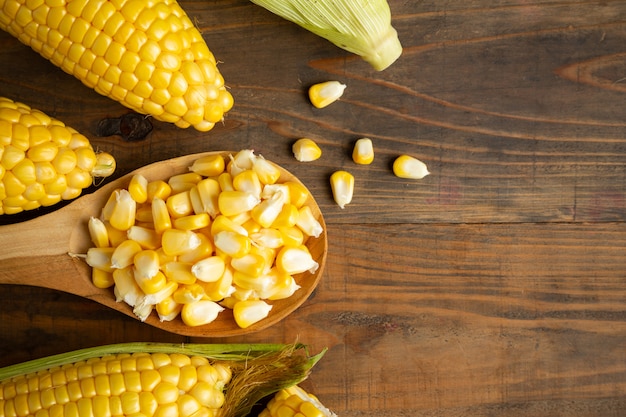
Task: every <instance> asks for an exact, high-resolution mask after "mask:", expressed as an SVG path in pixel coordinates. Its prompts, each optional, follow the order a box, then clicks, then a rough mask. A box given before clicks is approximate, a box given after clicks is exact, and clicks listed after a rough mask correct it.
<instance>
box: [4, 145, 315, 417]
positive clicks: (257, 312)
mask: <svg viewBox="0 0 626 417" xmlns="http://www.w3.org/2000/svg"><path fill="white" fill-rule="evenodd" d="M257 158H261V157H257V156H255V155H254V154H253V153H252V151H249V150H244V151H241V152H239V153H237V154H236V155H234V156H233V157H232V158H231V160H230V163H229V164H228V169H229V170H230V172H228V171H222V172H221V173H219V170H220V169H222V168H221V166H223V165H224V163H222V164H219V163H217V162H216V161H214V160H208V159H203V161H201V162H199V163H197V164H195V163H194V164H192V165H191V166H192V167H193V166H195V168H193V169H194V170H198V171H202V172H203V173H207V172H210V173H212V174H218V176H219V175H224V174H228V175H229V177H230V178H231V179H234V181H230V182H229V184H231V185H232V184H233V183H234V184H235V185H236V187H237V188H239V189H230V188H228V189H226V190H223V189H222V188H221V186H220V182H219V181H218V180H216V179H215V177H204V175H202V174H199V173H197V172H194V171H193V170H192V171H191V172H188V173H184V174H181V175H175V176H173V177H170V178H169V179H165V180H156V181H151V182H147V181H144V180H142V179H141V177H139V176H134V177H132V178H131V180H130V182H129V188H132V190H130V191H129V190H127V189H125V188H120V189H117V190H114V191H113V193H112V196H111V198H109V200H108V201H107V202H106V203H105V206H104V208H103V209H102V215H101V218H98V219H96V218H93V219H91V220H90V222H89V233H90V237H91V239H92V241H93V242H94V246H95V247H94V248H90V249H89V250H88V252H87V254H86V255H85V257H86V261H87V263H88V264H89V265H90V266H92V267H93V268H97V269H98V270H99V272H98V273H97V274H95V273H94V274H93V281H94V285H96V286H99V287H101V286H108V285H110V282H111V279H112V280H113V282H114V284H115V286H114V289H113V292H114V294H115V296H116V298H117V299H118V300H119V301H122V300H123V301H125V302H127V303H128V304H129V305H130V306H131V307H133V311H134V312H135V314H136V315H137V316H138V317H139V318H140V319H142V320H145V319H146V318H147V316H148V315H149V314H150V313H151V311H152V310H153V309H156V310H157V314H158V316H159V318H160V319H161V320H173V319H174V318H176V317H177V316H179V315H180V317H181V318H182V320H183V322H185V323H186V324H188V325H190V326H199V325H204V324H208V322H209V321H211V320H214V319H215V317H216V315H217V314H219V313H220V311H221V309H218V308H215V306H214V305H213V304H209V303H204V301H211V302H214V303H215V302H217V303H219V305H220V306H221V307H228V308H233V307H234V306H235V304H236V303H237V302H238V301H252V300H255V301H262V300H280V299H283V298H287V297H289V296H291V295H293V293H294V292H295V291H297V290H298V288H300V286H299V285H298V282H297V279H298V277H297V276H296V277H295V278H294V275H297V274H300V273H302V272H306V271H309V272H311V273H313V272H315V271H316V269H317V268H318V264H317V262H316V261H315V260H314V259H313V258H312V256H311V254H310V252H309V251H308V249H307V247H306V246H305V245H304V242H305V238H309V237H313V238H314V237H317V236H319V235H320V234H321V233H322V231H323V229H322V225H321V223H320V222H319V221H318V220H317V218H316V217H315V216H314V215H313V212H312V211H311V208H310V206H307V205H304V204H305V202H306V200H307V199H308V198H309V193H308V190H307V189H306V188H305V187H303V186H302V185H301V184H300V183H297V182H290V183H288V182H284V183H280V182H276V181H277V180H278V177H276V175H275V173H274V172H273V169H274V168H276V165H274V164H272V163H271V162H269V161H266V160H265V159H262V158H261V159H257ZM222 161H224V158H222ZM258 161H263V162H261V163H259V162H258ZM206 164H209V165H211V166H217V167H218V168H219V169H217V170H213V169H212V168H211V169H209V168H207V167H206ZM257 164H258V165H257ZM201 167H202V168H201ZM190 169H191V168H190ZM223 169H226V168H223ZM231 172H236V174H235V175H232V174H231ZM259 173H260V174H259ZM279 173H280V171H279ZM266 181H269V182H266ZM185 184H191V185H190V186H187V185H185ZM133 195H134V196H135V197H133ZM161 197H164V198H166V199H167V200H163V198H161ZM144 198H145V202H144V203H141V204H139V203H138V202H137V201H136V200H137V199H138V200H142V201H143V199H144ZM122 200H123V204H122V203H120V201H122ZM252 203H254V204H252ZM133 205H134V211H133V210H131V209H132V207H133ZM298 207H299V208H298ZM211 213H213V214H211ZM213 216H214V217H213ZM129 224H130V226H129V227H128V225H129ZM100 271H102V272H100ZM107 274H109V275H112V278H111V277H109V276H107ZM192 303H193V305H192V306H187V307H185V305H187V304H192ZM267 305H271V304H267ZM244 307H245V308H244ZM269 311H270V310H269V309H268V307H266V305H265V304H261V303H246V304H241V305H240V306H239V307H238V312H237V317H238V319H237V320H236V321H238V324H243V325H244V326H246V327H247V326H250V325H252V324H253V323H256V322H257V321H258V320H262V319H263V318H264V317H265V316H266V315H267V314H269ZM233 313H234V312H233ZM0 417H3V416H2V415H0Z"/></svg>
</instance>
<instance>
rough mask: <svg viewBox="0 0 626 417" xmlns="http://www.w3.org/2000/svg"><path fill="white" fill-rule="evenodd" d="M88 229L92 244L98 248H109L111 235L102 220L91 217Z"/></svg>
mask: <svg viewBox="0 0 626 417" xmlns="http://www.w3.org/2000/svg"><path fill="white" fill-rule="evenodd" d="M87 228H88V229H89V236H90V237H91V242H92V243H93V244H94V245H95V246H96V247H97V248H103V247H106V246H109V233H108V231H107V228H106V225H105V224H104V222H103V221H102V220H100V219H99V218H97V217H90V218H89V222H88V223H87Z"/></svg>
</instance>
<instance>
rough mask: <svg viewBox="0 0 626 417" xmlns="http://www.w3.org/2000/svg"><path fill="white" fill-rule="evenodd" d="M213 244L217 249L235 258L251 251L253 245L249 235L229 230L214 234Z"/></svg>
mask: <svg viewBox="0 0 626 417" xmlns="http://www.w3.org/2000/svg"><path fill="white" fill-rule="evenodd" d="M213 244H214V245H215V247H216V249H219V250H220V251H221V252H223V253H225V254H226V255H228V256H231V257H233V258H239V257H242V256H244V255H245V254H247V253H248V252H250V247H251V245H252V243H251V240H250V238H249V237H248V236H244V235H241V234H239V233H235V232H232V231H229V230H224V231H221V232H218V233H216V234H215V235H214V236H213Z"/></svg>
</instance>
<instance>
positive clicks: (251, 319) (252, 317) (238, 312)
mask: <svg viewBox="0 0 626 417" xmlns="http://www.w3.org/2000/svg"><path fill="white" fill-rule="evenodd" d="M271 309H272V306H271V305H269V304H267V303H266V302H265V301H262V300H248V301H239V302H237V303H235V305H234V306H233V316H234V317H235V322H237V325H238V326H239V327H241V328H242V329H245V328H248V327H250V326H252V325H253V324H254V323H257V322H259V321H261V320H263V319H264V318H266V317H267V316H268V315H269V313H270V310H271Z"/></svg>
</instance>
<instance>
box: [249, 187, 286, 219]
mask: <svg viewBox="0 0 626 417" xmlns="http://www.w3.org/2000/svg"><path fill="white" fill-rule="evenodd" d="M283 205H284V198H283V194H282V193H281V192H278V193H275V194H273V195H272V196H271V197H270V198H268V199H266V200H263V201H261V202H260V203H259V204H257V205H256V206H255V207H254V208H253V209H252V211H251V212H250V215H251V216H252V219H254V221H255V222H257V223H258V224H259V225H261V227H270V226H271V225H272V223H274V221H275V220H276V218H277V217H278V215H279V214H280V212H281V211H282V209H283Z"/></svg>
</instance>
